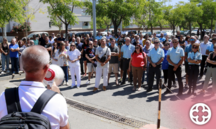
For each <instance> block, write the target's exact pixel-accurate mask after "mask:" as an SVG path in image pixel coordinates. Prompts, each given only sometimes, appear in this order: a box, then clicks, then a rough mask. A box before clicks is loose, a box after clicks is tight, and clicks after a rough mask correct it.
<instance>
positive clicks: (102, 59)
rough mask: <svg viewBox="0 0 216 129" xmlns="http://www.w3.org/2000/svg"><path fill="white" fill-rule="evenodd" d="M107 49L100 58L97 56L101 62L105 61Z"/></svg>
mask: <svg viewBox="0 0 216 129" xmlns="http://www.w3.org/2000/svg"><path fill="white" fill-rule="evenodd" d="M107 50H108V48H107ZM107 50H106V52H105V54H104V55H103V56H102V57H101V58H99V60H100V62H102V63H104V62H105V61H106V53H107Z"/></svg>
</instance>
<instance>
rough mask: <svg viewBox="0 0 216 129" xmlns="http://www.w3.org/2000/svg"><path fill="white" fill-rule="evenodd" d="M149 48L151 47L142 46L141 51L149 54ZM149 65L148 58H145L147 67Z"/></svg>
mask: <svg viewBox="0 0 216 129" xmlns="http://www.w3.org/2000/svg"><path fill="white" fill-rule="evenodd" d="M150 50H151V48H150V47H149V49H146V46H144V47H143V52H145V53H146V55H148V54H149V52H150ZM148 66H149V60H148V59H147V67H148Z"/></svg>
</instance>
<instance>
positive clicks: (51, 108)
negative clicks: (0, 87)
mask: <svg viewBox="0 0 216 129" xmlns="http://www.w3.org/2000/svg"><path fill="white" fill-rule="evenodd" d="M45 90H46V88H45V86H44V84H43V83H42V82H33V81H22V82H21V83H20V86H19V99H20V106H21V110H22V112H30V111H31V109H32V108H33V106H34V104H35V103H36V101H37V100H38V98H39V97H40V96H41V95H42V93H43V92H44V91H45ZM7 114H8V113H7V107H6V101H5V92H3V93H2V94H1V95H0V119H1V118H2V117H4V116H5V115H7ZM41 114H42V115H44V116H46V117H47V118H48V119H49V121H50V124H51V127H52V129H59V128H60V127H64V126H66V125H67V123H68V118H69V116H68V109H67V103H66V101H65V99H64V97H62V96H61V95H60V94H56V95H55V96H53V97H52V98H51V99H50V101H49V102H48V103H47V105H46V106H45V108H44V110H43V112H42V113H41Z"/></svg>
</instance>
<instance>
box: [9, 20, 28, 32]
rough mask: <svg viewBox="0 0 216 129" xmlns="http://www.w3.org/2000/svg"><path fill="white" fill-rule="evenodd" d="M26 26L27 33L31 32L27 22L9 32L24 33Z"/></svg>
mask: <svg viewBox="0 0 216 129" xmlns="http://www.w3.org/2000/svg"><path fill="white" fill-rule="evenodd" d="M26 25H27V31H31V26H30V23H29V22H27V23H26V22H25V23H24V24H22V25H18V26H13V29H12V30H11V32H25V31H26Z"/></svg>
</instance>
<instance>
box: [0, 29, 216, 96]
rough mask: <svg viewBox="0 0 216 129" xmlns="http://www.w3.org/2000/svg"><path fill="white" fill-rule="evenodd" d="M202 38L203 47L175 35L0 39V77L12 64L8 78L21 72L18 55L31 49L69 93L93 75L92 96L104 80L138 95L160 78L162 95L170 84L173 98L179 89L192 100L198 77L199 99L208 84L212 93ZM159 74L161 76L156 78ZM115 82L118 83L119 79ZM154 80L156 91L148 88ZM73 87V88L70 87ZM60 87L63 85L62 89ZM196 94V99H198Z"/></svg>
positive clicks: (212, 55) (214, 61)
mask: <svg viewBox="0 0 216 129" xmlns="http://www.w3.org/2000/svg"><path fill="white" fill-rule="evenodd" d="M211 37H212V40H211V42H210V40H209V36H208V35H205V36H204V40H203V42H200V41H199V39H198V37H197V36H186V37H185V38H184V36H183V35H180V32H179V31H178V32H177V35H175V36H171V37H169V36H168V35H166V36H165V37H164V35H163V34H161V36H160V37H156V33H154V34H153V36H151V35H148V34H146V35H145V36H143V35H142V34H133V33H129V34H127V35H126V34H121V32H118V34H117V35H114V34H111V33H108V34H107V36H102V35H101V33H100V32H98V33H97V36H96V37H93V36H92V34H86V35H81V36H76V35H75V34H72V36H68V38H67V39H66V38H65V37H64V35H63V34H58V35H55V34H54V33H52V34H51V35H50V36H46V35H45V34H42V35H41V37H40V36H39V37H36V36H35V35H34V36H33V38H31V39H29V38H23V39H21V40H19V39H16V38H13V39H12V41H11V44H8V41H7V39H5V38H4V40H3V42H2V44H1V47H0V51H1V53H2V54H1V57H2V74H4V73H5V72H6V73H9V72H10V71H9V61H11V64H12V69H11V73H12V77H14V76H15V74H21V73H19V70H21V71H25V70H23V64H22V63H20V62H22V61H20V57H21V56H22V51H23V50H24V49H26V48H28V47H30V46H33V45H41V46H43V47H44V48H46V50H47V51H48V53H49V55H50V60H49V61H50V64H56V65H59V66H60V67H61V68H62V70H63V71H64V74H65V80H64V81H65V85H69V84H68V79H69V71H70V74H71V79H72V84H71V87H72V88H73V87H77V88H79V87H80V86H81V78H82V77H87V74H88V77H87V78H88V79H87V82H86V84H90V81H91V78H92V77H94V75H95V78H96V79H95V82H94V83H95V88H94V89H93V91H94V92H95V91H97V90H98V87H99V84H100V79H101V77H102V78H103V87H102V89H103V90H104V91H105V90H106V87H107V86H108V85H109V83H110V81H109V79H110V76H111V74H112V73H113V74H114V75H115V84H116V85H117V86H118V85H124V84H125V83H126V80H128V82H129V83H130V84H131V85H133V88H132V90H138V91H139V90H141V86H142V84H143V83H144V81H146V82H147V85H148V89H147V92H151V91H152V89H153V88H156V89H158V88H159V80H160V79H161V78H162V77H163V79H164V81H163V87H166V89H167V90H166V91H165V93H164V94H169V93H171V87H172V86H174V87H176V78H177V82H178V86H179V91H178V95H179V96H180V95H182V94H183V88H184V87H186V88H188V91H187V94H193V95H196V94H197V92H196V89H197V88H196V85H197V80H198V79H201V78H202V77H203V75H204V74H206V76H205V81H204V83H203V89H202V90H201V91H200V92H201V93H205V92H206V90H207V88H208V83H209V80H210V79H211V78H212V81H213V88H212V89H213V90H212V93H213V94H215V93H216V34H212V36H211ZM183 65H185V72H186V83H185V85H184V84H183V82H182V66H183ZM162 71H163V76H162V75H161V72H162ZM119 76H120V77H119ZM155 76H156V87H153V84H154V80H155ZM76 81H77V82H76ZM62 84H63V83H62ZM200 92H199V93H200Z"/></svg>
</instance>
